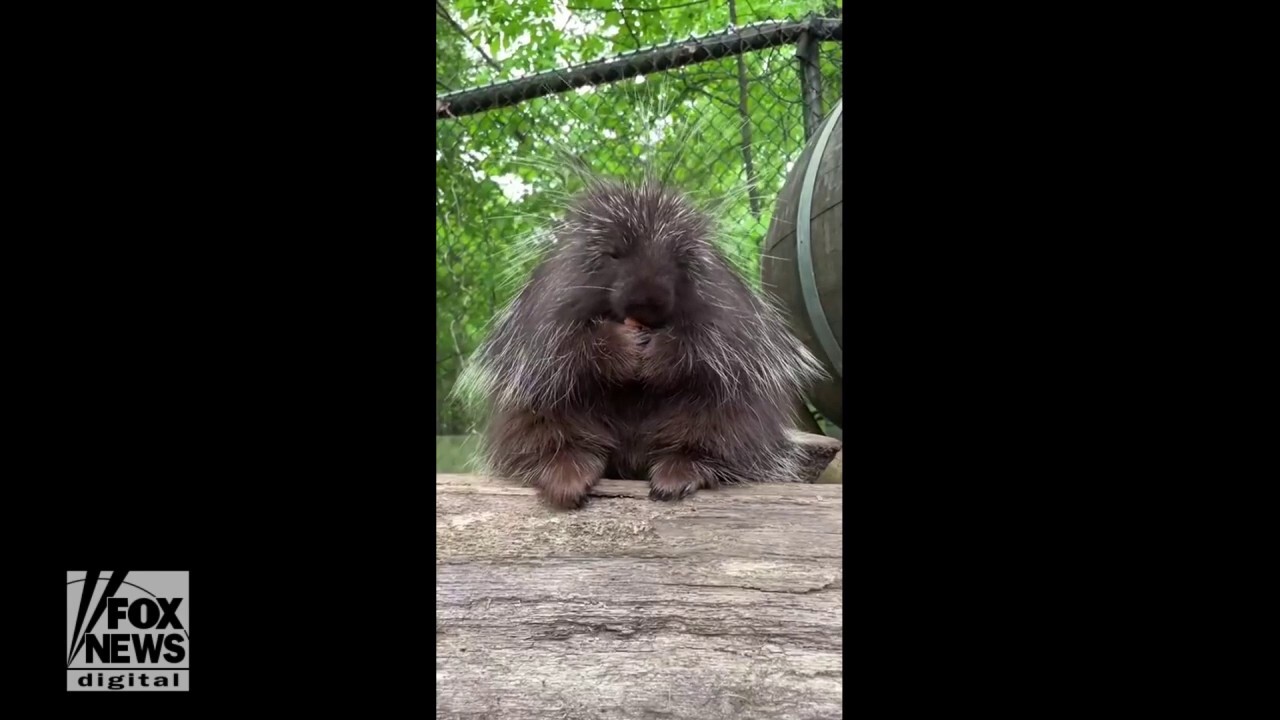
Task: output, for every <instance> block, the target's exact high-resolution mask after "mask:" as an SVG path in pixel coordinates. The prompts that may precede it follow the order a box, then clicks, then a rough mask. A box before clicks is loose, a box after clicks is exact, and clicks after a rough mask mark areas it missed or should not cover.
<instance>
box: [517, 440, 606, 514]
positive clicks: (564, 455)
mask: <svg viewBox="0 0 1280 720" xmlns="http://www.w3.org/2000/svg"><path fill="white" fill-rule="evenodd" d="M603 473H604V461H603V460H601V459H599V458H596V457H593V456H588V455H582V454H575V453H568V452H561V453H557V454H556V456H555V457H554V458H552V460H551V461H550V462H549V463H547V465H546V466H545V467H544V468H542V472H541V473H540V475H539V479H538V480H537V481H536V482H535V483H534V484H535V485H536V486H537V488H538V496H539V497H541V498H542V500H543V502H545V503H547V504H548V505H550V506H551V507H554V508H557V509H560V510H575V509H577V508H580V507H582V506H583V505H585V504H586V502H587V493H589V492H590V491H591V486H592V485H594V484H595V483H596V481H597V480H599V479H600V477H601V475H602V474H603Z"/></svg>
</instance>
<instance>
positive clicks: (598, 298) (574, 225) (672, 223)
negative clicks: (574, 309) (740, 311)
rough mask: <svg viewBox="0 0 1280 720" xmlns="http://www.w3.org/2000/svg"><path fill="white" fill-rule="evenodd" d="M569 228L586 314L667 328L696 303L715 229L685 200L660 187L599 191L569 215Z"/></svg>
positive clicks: (590, 193)
mask: <svg viewBox="0 0 1280 720" xmlns="http://www.w3.org/2000/svg"><path fill="white" fill-rule="evenodd" d="M565 229H566V231H567V235H568V238H569V247H568V248H566V250H567V252H568V253H569V257H568V258H567V259H568V261H569V262H570V263H572V265H573V266H574V269H575V270H576V271H577V273H578V275H579V277H581V278H582V279H583V282H582V284H581V285H580V286H578V287H579V289H580V291H581V294H579V295H577V296H576V297H575V300H576V302H578V303H579V304H580V305H581V306H582V307H581V309H582V310H583V311H585V312H586V313H591V314H594V316H596V317H604V318H607V319H610V320H613V321H615V322H623V321H626V320H630V321H631V323H632V324H639V325H642V326H644V327H647V328H651V329H662V328H665V327H668V326H670V325H671V324H672V323H673V321H674V320H675V319H676V310H677V308H679V307H682V306H685V305H687V304H688V303H690V302H693V301H694V299H695V298H696V295H697V293H696V292H695V291H694V288H693V286H692V283H693V281H694V275H695V274H696V273H697V272H698V265H699V263H702V262H705V261H706V260H707V256H708V254H709V250H710V248H709V245H708V240H707V233H708V230H709V228H708V227H707V222H706V220H705V218H703V217H702V215H701V214H700V213H698V211H697V210H696V209H695V208H694V207H693V206H692V205H691V204H689V202H688V201H687V200H686V199H685V198H684V197H682V196H680V195H679V194H677V193H674V192H672V191H668V190H665V189H663V188H661V187H659V186H657V185H642V186H639V187H628V186H623V185H609V186H602V187H598V188H595V189H593V190H591V191H588V192H587V193H585V194H584V195H583V196H582V197H581V198H580V199H579V202H578V203H577V204H576V205H575V206H574V207H573V208H572V209H571V211H570V214H569V218H568V221H567V222H566V225H565Z"/></svg>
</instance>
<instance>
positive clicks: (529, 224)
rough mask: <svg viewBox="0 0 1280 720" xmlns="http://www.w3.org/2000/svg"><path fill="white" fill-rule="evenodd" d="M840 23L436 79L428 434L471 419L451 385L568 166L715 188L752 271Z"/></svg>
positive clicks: (712, 192)
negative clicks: (483, 79) (484, 76)
mask: <svg viewBox="0 0 1280 720" xmlns="http://www.w3.org/2000/svg"><path fill="white" fill-rule="evenodd" d="M440 25H441V26H444V29H442V30H441V31H440V32H441V33H442V34H443V33H449V32H453V33H455V35H458V36H459V37H455V38H453V40H454V41H457V42H455V44H454V45H453V47H455V48H457V47H462V48H463V50H464V51H465V52H466V54H467V55H468V56H470V57H472V58H475V57H476V56H477V55H480V54H481V53H482V50H483V49H482V48H481V49H478V50H477V49H476V48H472V49H471V50H466V47H467V44H470V45H474V42H473V41H472V40H471V38H469V37H462V35H463V34H465V31H463V30H461V28H460V27H456V24H455V23H445V22H441V23H440ZM839 33H840V21H839V19H838V18H817V17H809V18H803V19H800V20H777V21H771V22H765V23H755V24H752V25H750V26H747V27H742V28H738V29H736V30H730V31H726V32H721V33H717V34H715V35H711V36H706V37H702V38H696V39H695V38H682V39H679V40H676V41H674V42H671V43H669V44H667V45H664V46H659V47H654V48H649V49H646V50H640V51H636V52H632V53H627V54H626V55H623V56H617V57H614V58H607V59H606V60H604V61H600V62H596V63H590V64H585V65H579V66H576V67H575V66H566V67H559V68H553V69H551V70H550V71H549V72H545V73H538V74H534V75H532V77H526V78H517V79H515V80H513V81H506V82H502V83H497V84H491V85H486V86H482V87H477V88H467V89H459V88H462V87H463V86H462V85H461V83H459V82H458V81H457V80H456V79H451V78H447V77H442V78H441V79H440V81H439V82H438V84H437V90H438V92H437V108H438V119H437V123H436V139H437V148H438V150H437V157H436V187H437V190H436V192H437V196H436V308H437V310H436V312H437V315H436V327H437V337H436V396H437V403H436V434H437V435H459V434H465V433H467V432H470V431H471V430H472V429H473V422H472V420H473V419H472V418H469V417H467V416H466V415H465V413H464V411H463V409H462V408H461V407H459V406H458V405H457V404H456V403H454V402H451V401H450V400H449V393H450V391H451V390H452V388H453V385H454V383H455V381H456V379H457V377H458V374H459V373H460V372H461V369H462V366H463V363H464V361H465V360H466V358H467V357H468V356H469V355H470V353H471V352H472V351H473V350H474V349H475V347H476V345H477V344H478V342H479V341H480V340H481V339H482V337H483V334H484V331H485V329H486V328H487V325H488V323H489V322H490V321H491V320H492V318H493V317H494V315H495V314H496V313H497V312H498V311H499V310H500V309H501V308H502V307H503V306H504V305H505V304H506V303H507V302H508V301H509V300H510V299H511V296H512V294H513V293H514V292H515V291H516V290H517V289H518V287H519V284H518V283H519V281H521V280H523V275H524V273H525V272H526V271H527V270H528V267H527V263H525V262H522V258H526V257H527V255H522V254H521V253H520V248H524V247H528V245H527V243H529V242H531V241H532V242H536V239H537V237H538V231H539V230H541V229H545V228H546V227H547V226H548V225H549V224H550V223H551V222H552V221H553V219H554V218H555V217H557V216H558V214H559V211H560V209H561V208H562V207H563V204H564V200H565V197H566V196H567V195H568V194H569V193H572V191H573V190H575V189H576V185H575V177H574V175H573V174H572V173H567V172H565V171H564V170H565V169H566V167H567V166H568V165H570V164H574V163H577V164H581V165H582V166H585V167H586V168H589V170H590V171H591V172H592V173H595V174H602V175H608V176H614V177H623V178H631V179H635V178H638V177H639V176H640V175H641V174H642V173H645V172H646V171H647V172H650V173H654V174H657V175H659V176H661V177H662V178H663V179H664V180H666V181H667V182H670V183H672V184H674V185H675V186H676V187H679V188H681V189H682V190H685V191H686V192H689V193H690V194H691V195H693V196H694V197H695V198H697V199H700V200H705V201H719V203H720V204H719V206H718V207H720V208H721V209H720V211H719V214H718V217H717V218H716V219H717V221H718V222H719V224H720V229H721V234H722V241H723V243H724V244H725V246H726V249H727V250H728V251H729V254H730V255H731V256H732V257H733V258H734V259H735V260H736V261H737V262H738V263H739V264H740V266H741V267H742V269H743V271H744V272H745V273H746V274H747V275H748V277H749V278H752V279H754V280H756V281H757V282H758V279H759V274H760V266H759V260H760V248H761V244H762V243H763V241H764V239H765V234H766V233H767V231H768V228H769V221H770V218H771V217H772V215H773V210H774V205H775V204H776V202H777V197H778V193H779V191H780V190H781V189H782V185H783V183H784V182H785V181H786V179H787V173H788V171H789V170H790V169H791V166H792V165H793V164H794V162H795V160H796V158H797V157H798V156H799V155H800V152H801V151H802V150H803V148H804V145H805V141H806V132H810V133H811V132H813V128H811V127H810V126H811V125H813V123H814V119H815V118H821V117H823V116H825V114H826V113H827V112H828V111H829V110H830V108H831V107H832V106H833V105H834V103H835V101H836V100H837V99H839V98H840V97H841V96H842V94H843V93H842V87H843V85H842V83H843V78H842V77H841V52H842V48H841V44H840V42H839V41H838V40H839V39H840V38H841V37H842V36H841V35H840V34H839ZM762 38H763V39H762ZM461 41H465V44H464V43H463V42H461ZM438 42H439V44H440V45H441V46H442V47H445V43H444V42H443V41H438ZM445 51H447V50H442V51H441V52H445ZM798 51H799V55H800V56H801V57H798ZM486 58H488V55H487V54H486V55H484V56H483V57H481V58H479V59H480V60H481V61H482V62H483V61H484V60H485V59H486ZM673 61H674V62H673ZM437 64H438V65H441V64H442V61H441V59H440V58H439V57H438V58H437ZM443 64H447V63H443ZM490 64H496V63H494V62H492V60H490ZM806 65H808V66H809V72H808V73H807V75H806V74H805V73H804V72H802V69H803V68H804V67H805V66H806ZM446 89H448V90H449V91H446ZM815 105H817V106H818V107H814V106H815Z"/></svg>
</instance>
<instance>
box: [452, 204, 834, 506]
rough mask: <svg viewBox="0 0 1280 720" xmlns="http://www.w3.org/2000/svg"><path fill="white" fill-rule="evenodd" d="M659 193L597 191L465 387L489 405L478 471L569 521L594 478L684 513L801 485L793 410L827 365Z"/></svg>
mask: <svg viewBox="0 0 1280 720" xmlns="http://www.w3.org/2000/svg"><path fill="white" fill-rule="evenodd" d="M712 230H713V226H712V222H711V218H710V216H709V215H708V214H707V213H706V212H704V211H702V210H700V209H699V208H697V207H696V206H695V205H694V204H693V202H692V201H691V200H690V199H689V198H688V197H687V196H686V195H684V194H682V193H681V192H679V191H676V190H674V189H672V188H669V187H666V186H663V185H661V184H659V183H657V182H655V181H653V180H646V181H644V182H641V183H638V184H630V183H623V182H618V181H606V180H599V179H596V180H592V181H591V182H590V183H589V184H588V187H587V188H586V189H585V190H584V191H583V192H582V193H581V194H579V195H578V196H577V197H576V199H575V200H574V201H572V202H571V203H570V204H569V207H568V211H567V215H566V217H565V219H564V221H563V222H562V223H560V225H559V226H558V227H556V228H555V229H554V237H555V243H554V245H553V246H552V249H551V250H549V251H548V253H547V255H546V256H545V257H543V258H542V259H541V261H540V262H539V263H538V265H537V266H536V267H535V269H534V270H533V272H532V274H531V277H530V279H529V280H528V282H527V283H526V284H525V286H524V287H523V289H522V290H521V291H520V292H519V293H518V294H517V295H516V297H515V299H514V300H513V301H512V303H511V304H510V305H509V306H508V307H507V308H506V309H505V310H504V311H503V312H502V313H500V315H499V316H498V318H497V319H496V320H495V323H494V325H493V327H492V330H491V331H490V333H489V334H488V336H487V337H486V339H485V340H484V342H482V343H481V345H480V347H479V348H478V350H477V352H476V354H475V356H474V357H473V358H472V362H471V363H470V364H469V366H468V368H467V370H466V372H465V373H464V377H463V378H462V379H461V381H460V383H461V384H462V385H465V386H466V389H468V390H469V391H470V392H471V393H472V394H473V395H474V396H478V397H479V398H481V399H482V400H483V402H484V403H485V405H486V408H485V410H486V412H487V414H488V423H487V428H486V431H485V433H484V440H485V442H484V445H485V450H484V460H485V462H484V465H485V471H486V472H488V473H491V474H494V475H497V476H504V477H513V478H518V479H521V480H523V481H524V482H525V483H526V484H531V485H533V486H535V487H536V488H537V489H538V492H539V495H540V496H541V497H542V498H543V500H544V501H546V502H547V503H549V504H551V505H553V506H555V507H559V508H575V507H579V506H581V504H582V503H583V502H585V500H586V497H587V493H588V491H589V490H590V488H591V486H592V484H594V483H595V482H596V481H597V480H599V479H600V478H601V477H612V478H620V479H635V480H643V479H647V480H648V481H649V484H650V490H649V496H650V497H651V498H653V499H657V500H675V499H678V498H682V497H685V496H687V495H689V494H691V493H693V492H696V491H697V490H698V489H700V488H712V487H716V486H718V485H722V484H735V483H748V482H756V483H776V482H794V481H797V480H799V479H800V478H799V477H798V470H799V460H800V455H799V451H798V449H797V448H796V447H795V445H794V443H793V442H792V441H791V440H790V439H789V438H788V437H787V431H788V430H789V429H791V427H792V421H793V417H792V415H791V413H792V412H793V408H794V407H795V406H796V399H797V396H798V394H799V393H801V392H802V391H803V389H804V388H805V386H806V385H807V384H808V383H809V382H811V381H813V380H815V379H817V378H819V377H821V376H822V374H823V371H822V369H821V365H820V364H819V363H818V361H817V360H816V359H815V358H814V357H813V355H812V354H811V353H810V352H809V351H808V350H807V349H806V348H805V347H804V346H803V345H802V344H801V343H800V342H799V341H797V340H796V339H795V338H794V337H793V336H792V335H791V334H790V333H789V332H788V330H787V327H786V324H785V321H784V320H783V318H782V316H781V315H780V314H779V313H778V312H777V310H775V309H774V308H773V307H772V306H771V304H770V303H769V302H768V301H766V300H765V299H764V298H762V297H761V296H759V295H757V294H756V293H755V292H753V291H752V289H751V288H750V286H749V285H748V284H747V283H746V281H745V280H744V279H743V278H742V276H741V275H740V274H739V273H738V271H737V270H736V269H735V268H734V266H733V265H732V264H731V263H730V262H729V261H728V260H727V259H726V257H725V256H724V255H723V254H722V252H721V251H720V250H719V249H718V248H717V247H716V246H715V245H714V243H713V242H712V240H711V238H712Z"/></svg>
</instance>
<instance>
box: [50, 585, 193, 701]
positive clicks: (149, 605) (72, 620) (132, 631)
mask: <svg viewBox="0 0 1280 720" xmlns="http://www.w3.org/2000/svg"><path fill="white" fill-rule="evenodd" d="M190 585H191V578H190V573H187V572H185V571H164V572H160V571H151V572H138V571H135V572H129V571H127V570H116V571H113V572H100V571H97V570H90V571H88V572H68V573H67V691H68V692H78V691H98V690H101V691H113V690H115V691H131V692H165V691H185V690H188V689H189V688H190V682H191V678H190V675H191V672H190V669H191V668H190V661H191V653H190V650H189V647H188V646H189V644H190V642H191V639H190V638H189V637H188V636H187V626H188V625H189V624H190V623H189V620H190V615H189V614H188V613H189V610H190V607H191V606H190V602H189V600H188V597H187V595H188V591H189V589H190Z"/></svg>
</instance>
